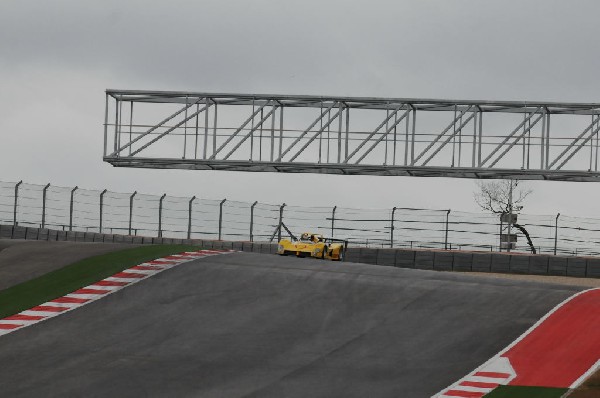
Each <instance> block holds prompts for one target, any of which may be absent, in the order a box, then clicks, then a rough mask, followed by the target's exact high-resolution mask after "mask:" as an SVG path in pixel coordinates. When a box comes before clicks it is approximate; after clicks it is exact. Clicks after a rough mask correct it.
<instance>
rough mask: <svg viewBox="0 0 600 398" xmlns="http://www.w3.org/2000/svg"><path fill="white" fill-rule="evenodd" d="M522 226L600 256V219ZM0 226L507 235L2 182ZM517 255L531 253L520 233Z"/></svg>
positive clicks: (542, 242) (386, 239)
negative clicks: (0, 224) (520, 252)
mask: <svg viewBox="0 0 600 398" xmlns="http://www.w3.org/2000/svg"><path fill="white" fill-rule="evenodd" d="M518 222H519V224H521V225H523V226H524V227H525V228H526V229H527V230H528V232H529V234H530V236H531V239H532V241H533V244H534V246H535V247H536V249H537V251H538V253H554V254H563V255H600V250H599V249H598V248H599V247H600V220H599V219H591V218H581V217H572V216H566V215H562V214H557V215H547V216H545V215H528V214H520V215H519V220H518ZM0 223H2V224H14V225H22V226H30V227H40V228H50V229H61V230H66V231H85V232H101V233H111V234H112V233H115V234H128V235H137V236H158V237H169V238H190V239H196V238H198V239H218V240H248V241H255V242H266V241H277V240H278V239H279V238H280V237H282V236H287V231H286V229H287V230H289V231H291V232H292V233H294V234H300V233H302V232H304V231H310V232H317V233H322V234H323V235H325V236H328V237H333V238H337V239H346V240H348V241H349V243H350V244H351V245H353V246H366V247H381V248H385V247H395V248H403V247H412V248H433V249H448V250H454V249H458V250H483V251H498V250H499V237H500V233H501V231H500V229H501V223H500V219H499V217H498V216H497V215H492V214H485V213H468V212H460V211H453V210H450V209H448V210H445V209H441V210H435V209H415V208H406V207H400V206H398V207H395V208H391V209H361V208H343V207H337V206H332V207H309V206H298V205H292V204H289V205H286V204H266V203H259V202H241V201H232V200H227V199H221V200H214V199H204V198H200V197H196V196H194V197H175V196H168V195H166V194H165V195H161V196H157V195H147V194H143V193H138V192H132V193H120V192H111V191H108V190H89V189H82V188H79V187H58V186H54V185H51V184H48V185H35V184H27V183H23V182H0ZM280 226H282V227H281V228H280ZM517 232H518V231H515V230H514V229H513V233H517ZM502 233H506V231H503V232H502ZM515 251H522V252H527V251H529V247H528V246H527V243H526V240H525V237H524V236H522V234H520V233H519V237H518V243H517V247H516V249H515Z"/></svg>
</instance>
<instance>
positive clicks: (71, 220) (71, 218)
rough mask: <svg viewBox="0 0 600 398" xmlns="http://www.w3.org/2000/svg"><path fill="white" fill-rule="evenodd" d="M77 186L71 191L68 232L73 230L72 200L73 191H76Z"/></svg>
mask: <svg viewBox="0 0 600 398" xmlns="http://www.w3.org/2000/svg"><path fill="white" fill-rule="evenodd" d="M77 188H78V187H77V186H76V187H75V188H73V189H71V203H70V205H69V231H72V230H73V199H74V197H75V191H77Z"/></svg>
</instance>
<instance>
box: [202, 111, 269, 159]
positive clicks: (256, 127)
mask: <svg viewBox="0 0 600 398" xmlns="http://www.w3.org/2000/svg"><path fill="white" fill-rule="evenodd" d="M265 106H266V104H265ZM277 108H278V107H277V106H276V105H273V107H272V108H271V110H270V111H269V112H268V113H267V114H266V115H265V116H264V117H263V118H262V119H260V121H259V122H258V123H257V124H256V126H254V127H253V128H252V129H251V130H250V131H249V132H248V133H247V134H246V135H245V136H244V138H242V140H241V141H240V142H238V143H237V145H236V146H235V147H233V149H232V150H231V151H229V153H228V154H227V155H225V157H224V158H223V160H227V159H229V157H230V156H231V155H233V153H234V152H235V151H236V150H237V149H238V148H239V147H240V146H242V144H243V143H244V142H246V140H247V139H248V138H249V137H250V136H251V135H252V134H253V133H254V132H255V131H256V130H257V129H259V128H260V126H262V125H263V123H264V122H265V121H266V120H267V119H269V118H270V117H271V115H274V113H275V111H277ZM271 150H273V147H272V146H271ZM216 155H217V153H215V154H214V155H213V156H212V157H211V159H214V157H215V156H216Z"/></svg>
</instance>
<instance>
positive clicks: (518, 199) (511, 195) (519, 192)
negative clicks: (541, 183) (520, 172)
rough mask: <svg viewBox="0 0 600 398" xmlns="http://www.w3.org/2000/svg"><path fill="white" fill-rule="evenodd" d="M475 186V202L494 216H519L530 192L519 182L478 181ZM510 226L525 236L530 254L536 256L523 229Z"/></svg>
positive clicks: (527, 234) (515, 225) (520, 226)
mask: <svg viewBox="0 0 600 398" xmlns="http://www.w3.org/2000/svg"><path fill="white" fill-rule="evenodd" d="M477 186H478V187H479V191H478V192H475V195H474V196H475V202H476V203H477V204H478V205H479V207H481V209H483V210H485V211H489V212H491V213H494V214H519V213H520V212H521V210H523V202H524V201H525V199H526V198H527V196H529V194H530V193H531V192H532V191H531V189H528V188H525V187H523V186H521V183H520V181H519V180H497V181H479V182H478V183H477ZM512 225H513V226H514V227H515V228H517V229H518V230H519V231H521V232H522V233H523V235H525V238H527V244H528V245H529V247H530V248H531V252H532V253H533V254H536V250H535V246H533V242H532V241H531V237H530V236H529V232H527V230H526V229H525V227H524V226H522V225H520V224H517V223H513V224H512Z"/></svg>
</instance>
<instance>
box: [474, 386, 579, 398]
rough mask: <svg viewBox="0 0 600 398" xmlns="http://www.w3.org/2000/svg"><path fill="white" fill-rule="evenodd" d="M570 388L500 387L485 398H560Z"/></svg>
mask: <svg viewBox="0 0 600 398" xmlns="http://www.w3.org/2000/svg"><path fill="white" fill-rule="evenodd" d="M568 390H569V389H568V388H550V387H525V386H499V387H497V388H495V389H494V390H493V391H492V392H490V393H489V394H487V395H486V396H485V398H560V397H562V396H563V395H564V393H566V392H567V391H568Z"/></svg>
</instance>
